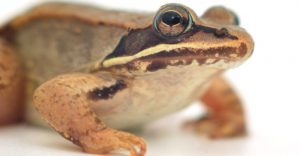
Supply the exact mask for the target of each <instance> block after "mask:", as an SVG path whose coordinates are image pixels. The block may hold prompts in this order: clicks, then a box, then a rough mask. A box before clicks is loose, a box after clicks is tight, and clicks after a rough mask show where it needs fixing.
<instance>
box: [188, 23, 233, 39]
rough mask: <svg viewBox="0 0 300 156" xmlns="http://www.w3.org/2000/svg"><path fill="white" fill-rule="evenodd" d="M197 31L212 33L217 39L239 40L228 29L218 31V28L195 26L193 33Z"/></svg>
mask: <svg viewBox="0 0 300 156" xmlns="http://www.w3.org/2000/svg"><path fill="white" fill-rule="evenodd" d="M195 31H202V32H205V33H212V34H214V36H215V37H217V38H229V39H232V40H237V39H238V37H236V36H234V35H231V34H230V33H229V32H228V30H227V29H226V28H221V29H216V28H212V27H206V26H202V25H195V26H194V30H193V32H195Z"/></svg>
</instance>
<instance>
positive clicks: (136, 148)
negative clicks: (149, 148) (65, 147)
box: [80, 128, 146, 156]
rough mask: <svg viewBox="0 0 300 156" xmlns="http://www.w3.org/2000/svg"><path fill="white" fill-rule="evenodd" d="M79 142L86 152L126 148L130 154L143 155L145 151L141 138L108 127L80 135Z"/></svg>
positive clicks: (96, 152)
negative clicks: (86, 134) (84, 135)
mask: <svg viewBox="0 0 300 156" xmlns="http://www.w3.org/2000/svg"><path fill="white" fill-rule="evenodd" d="M104 136H105V137H104ZM80 143H81V146H82V148H83V150H84V151H85V152H88V153H95V154H99V153H103V154H106V153H110V152H112V151H116V150H128V151H129V152H130V156H144V155H145V153H146V144H145V142H144V140H143V139H142V138H139V137H137V136H135V135H132V134H130V133H126V132H122V131H117V130H114V129H110V128H106V129H105V130H103V131H101V133H98V132H95V133H91V134H90V135H88V136H86V137H82V139H81V140H80ZM95 145H96V146H95ZM97 145H98V146H97Z"/></svg>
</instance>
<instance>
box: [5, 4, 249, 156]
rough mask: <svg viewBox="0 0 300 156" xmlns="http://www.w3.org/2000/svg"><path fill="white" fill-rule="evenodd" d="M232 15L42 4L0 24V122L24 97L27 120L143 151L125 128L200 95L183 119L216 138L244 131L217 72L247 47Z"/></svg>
mask: <svg viewBox="0 0 300 156" xmlns="http://www.w3.org/2000/svg"><path fill="white" fill-rule="evenodd" d="M53 10H55V11H53ZM174 10H175V11H176V13H177V14H178V15H179V16H180V19H181V20H180V22H179V23H176V24H174V25H172V26H171V24H170V23H169V24H168V23H165V22H166V21H164V20H163V15H164V14H165V13H166V12H169V11H174ZM173 14H174V13H173ZM154 17H155V18H154ZM173 22H174V21H173ZM237 25H238V20H237V17H236V16H235V14H234V13H233V12H232V11H230V10H228V9H225V8H223V7H213V8H211V9H209V10H207V11H206V12H205V13H204V15H203V16H202V17H201V18H198V17H197V15H196V14H195V13H194V11H192V10H191V9H189V8H187V7H185V6H182V5H178V4H170V5H165V6H163V7H162V8H161V9H160V10H159V11H158V12H157V13H156V15H155V16H154V15H153V14H145V13H130V12H123V11H111V10H104V9H98V8H94V7H90V6H83V5H75V4H64V3H48V4H44V5H41V6H38V7H36V8H34V9H32V10H31V11H29V12H27V13H26V14H25V15H22V16H19V17H17V18H16V19H14V20H12V21H11V22H10V23H8V24H7V25H5V26H4V27H3V28H2V29H0V125H4V124H7V123H11V122H15V121H17V120H19V119H20V117H21V116H22V115H23V113H22V112H23V110H24V109H23V107H22V104H24V103H26V113H25V116H26V120H28V121H29V122H31V123H35V124H39V125H42V124H44V123H45V122H43V121H42V120H40V118H41V117H42V118H43V119H44V120H45V121H46V122H47V123H48V124H49V125H50V126H51V127H52V128H53V129H55V130H56V131H57V132H58V133H59V134H61V135H62V136H63V137H64V138H66V139H68V140H70V141H72V142H73V143H74V144H76V145H78V146H80V147H82V149H83V150H84V151H86V152H89V153H95V154H105V153H110V152H111V151H114V150H119V149H125V150H128V151H129V152H130V155H131V156H144V155H145V153H146V144H145V141H144V140H143V139H142V138H140V137H137V136H135V135H133V134H130V133H128V132H124V131H122V130H124V129H130V128H135V127H140V126H142V125H143V124H145V123H148V122H150V121H153V120H155V119H158V118H160V117H162V116H165V115H167V114H170V113H173V112H176V111H178V110H180V109H182V108H184V107H186V106H187V105H189V104H190V103H192V102H193V101H194V100H197V99H198V98H199V97H201V101H203V103H204V105H205V106H206V107H207V110H208V112H207V114H206V116H205V117H202V118H200V119H199V120H196V121H192V122H189V125H192V126H193V127H195V129H196V130H197V131H198V132H200V133H206V134H208V136H210V137H212V138H222V137H231V136H238V135H244V134H245V133H246V125H245V118H244V113H243V109H242V106H241V102H240V100H239V98H238V96H237V95H236V93H235V92H234V91H233V89H231V87H230V85H229V84H228V83H227V82H226V81H225V80H223V79H222V78H221V77H220V76H219V74H221V73H222V72H224V71H225V70H226V69H229V68H232V67H234V66H237V65H239V64H241V63H243V62H244V61H245V60H247V59H248V58H249V57H250V56H251V54H252V51H253V40H252V38H251V37H250V35H249V34H248V33H247V32H246V31H245V30H244V29H242V28H240V27H238V26H237ZM17 56H18V57H19V58H20V60H21V61H19V59H18V57H17ZM20 62H21V63H20ZM21 67H22V69H21ZM23 71H24V72H23ZM23 75H25V78H23ZM24 80H26V81H24ZM23 85H24V86H23ZM25 90H26V91H25ZM24 94H26V95H25V97H26V100H25V99H24V98H23V97H24V96H23V95H24ZM32 97H33V98H32ZM25 101H26V102H25ZM32 103H34V106H35V108H36V110H37V111H38V112H39V114H40V115H39V114H38V113H37V112H36V111H34V109H33V105H32Z"/></svg>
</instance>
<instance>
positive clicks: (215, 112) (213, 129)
mask: <svg viewBox="0 0 300 156" xmlns="http://www.w3.org/2000/svg"><path fill="white" fill-rule="evenodd" d="M201 100H202V102H203V103H204V105H205V106H206V108H207V110H208V113H207V115H206V116H204V117H202V118H200V119H199V120H197V121H193V122H190V123H189V125H193V126H194V127H195V129H196V130H197V131H198V132H200V133H206V134H208V135H209V136H210V137H211V138H222V137H233V136H241V135H246V125H245V117H244V112H243V110H242V105H241V102H240V99H239V98H238V96H237V94H236V93H235V92H234V91H233V89H232V88H231V87H230V86H229V84H228V83H227V82H226V81H225V80H223V79H222V78H220V77H216V78H214V79H213V80H212V82H211V84H210V86H209V88H208V89H207V91H206V93H205V94H204V95H203V96H202V97H201Z"/></svg>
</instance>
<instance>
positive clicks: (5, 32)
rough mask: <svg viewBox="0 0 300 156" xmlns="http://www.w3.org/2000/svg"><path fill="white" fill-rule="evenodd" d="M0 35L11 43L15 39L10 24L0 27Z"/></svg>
mask: <svg viewBox="0 0 300 156" xmlns="http://www.w3.org/2000/svg"><path fill="white" fill-rule="evenodd" d="M0 37H1V38H4V39H5V40H6V41H8V42H10V43H13V42H14V41H15V30H14V29H13V28H12V27H10V26H5V27H3V28H0Z"/></svg>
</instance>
